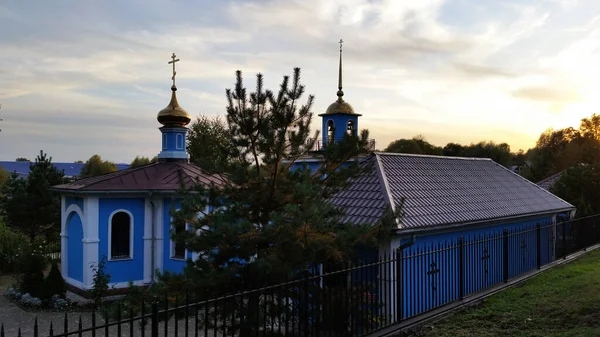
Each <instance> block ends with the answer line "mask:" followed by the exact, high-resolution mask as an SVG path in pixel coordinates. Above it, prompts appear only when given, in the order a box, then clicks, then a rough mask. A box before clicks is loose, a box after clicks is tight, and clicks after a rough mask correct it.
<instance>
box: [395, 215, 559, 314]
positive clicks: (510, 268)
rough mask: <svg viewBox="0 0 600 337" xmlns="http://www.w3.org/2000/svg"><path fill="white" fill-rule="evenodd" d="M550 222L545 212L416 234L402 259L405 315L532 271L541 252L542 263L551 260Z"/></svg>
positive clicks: (551, 236) (402, 295)
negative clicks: (504, 221)
mask: <svg viewBox="0 0 600 337" xmlns="http://www.w3.org/2000/svg"><path fill="white" fill-rule="evenodd" d="M551 223H552V219H551V217H543V218H538V219H533V220H528V221H522V222H515V223H510V224H501V225H496V226H490V227H484V228H477V229H464V230H460V231H456V232H450V233H441V234H433V235H429V236H426V237H423V238H421V240H419V239H418V238H417V242H415V244H414V245H413V246H411V247H410V248H407V249H405V250H404V252H403V256H404V258H403V259H402V260H401V266H402V269H401V279H400V282H401V284H402V289H403V291H402V294H401V297H402V302H403V304H402V305H403V306H402V316H403V317H402V318H407V317H412V316H415V315H418V314H421V313H424V312H427V311H430V310H432V309H435V308H437V307H440V306H442V305H445V304H448V303H450V302H453V301H455V300H458V299H460V298H461V297H464V296H467V295H470V294H473V293H476V292H479V291H482V290H485V289H487V288H489V287H491V286H493V285H496V284H499V283H502V282H504V281H505V279H512V278H514V277H517V276H519V275H521V274H523V273H526V272H529V271H532V270H534V269H536V268H537V265H538V256H539V263H541V264H542V265H543V264H546V263H549V262H551V261H553V260H554V259H555V256H556V252H555V251H554V249H552V248H553V247H555V244H554V242H555V240H554V234H553V232H554V227H553V226H550V224H551ZM538 224H539V225H540V230H539V233H538V229H537V225H538ZM505 229H506V230H507V232H506V233H505V232H504V230H505ZM538 235H539V240H540V241H539V242H540V249H539V255H538V246H537V242H538ZM461 237H462V245H461ZM505 246H507V247H505ZM505 259H508V260H507V261H508V263H507V264H505V263H504V260H505ZM505 267H507V269H506V270H505ZM461 282H462V284H463V287H462V289H461V287H460V284H461ZM424 294H426V295H425V296H424Z"/></svg>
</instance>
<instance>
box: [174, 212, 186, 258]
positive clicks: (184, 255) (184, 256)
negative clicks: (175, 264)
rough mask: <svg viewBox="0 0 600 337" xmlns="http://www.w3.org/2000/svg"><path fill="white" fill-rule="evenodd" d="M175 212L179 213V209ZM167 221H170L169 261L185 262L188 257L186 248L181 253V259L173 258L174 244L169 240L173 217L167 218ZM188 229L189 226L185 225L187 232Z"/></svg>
mask: <svg viewBox="0 0 600 337" xmlns="http://www.w3.org/2000/svg"><path fill="white" fill-rule="evenodd" d="M175 211H176V212H179V209H176V210H175ZM169 219H171V220H170V221H171V222H170V223H169V259H171V260H174V261H185V260H187V257H188V254H189V252H188V249H187V247H186V248H185V251H184V252H183V258H180V257H175V256H174V255H175V242H174V241H173V239H171V229H173V217H172V216H171V217H169ZM189 229H190V225H188V224H187V223H186V224H185V230H189Z"/></svg>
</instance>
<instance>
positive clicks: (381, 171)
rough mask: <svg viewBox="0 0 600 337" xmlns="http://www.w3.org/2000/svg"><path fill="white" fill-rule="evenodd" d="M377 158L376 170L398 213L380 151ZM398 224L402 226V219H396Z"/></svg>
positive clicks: (391, 204)
mask: <svg viewBox="0 0 600 337" xmlns="http://www.w3.org/2000/svg"><path fill="white" fill-rule="evenodd" d="M374 155H375V160H376V162H377V165H376V170H377V173H378V176H379V179H378V180H379V183H380V184H382V185H383V189H384V191H385V195H386V196H387V198H386V199H387V201H388V202H389V203H390V207H391V208H392V212H394V214H395V213H396V205H395V204H394V198H393V197H392V192H391V190H390V185H389V184H388V181H387V177H386V175H385V170H384V168H383V163H382V162H381V158H379V153H377V152H376V153H375V154H374ZM396 225H397V226H398V228H399V229H400V228H402V226H401V224H400V221H398V219H396Z"/></svg>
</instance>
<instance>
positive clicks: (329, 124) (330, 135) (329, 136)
mask: <svg viewBox="0 0 600 337" xmlns="http://www.w3.org/2000/svg"><path fill="white" fill-rule="evenodd" d="M334 135H335V125H334V124H333V121H332V120H331V119H330V120H328V121H327V142H328V143H332V142H333V137H334Z"/></svg>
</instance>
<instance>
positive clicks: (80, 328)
mask: <svg viewBox="0 0 600 337" xmlns="http://www.w3.org/2000/svg"><path fill="white" fill-rule="evenodd" d="M81 330H83V324H82V323H81V315H79V337H81V336H83V331H81Z"/></svg>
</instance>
